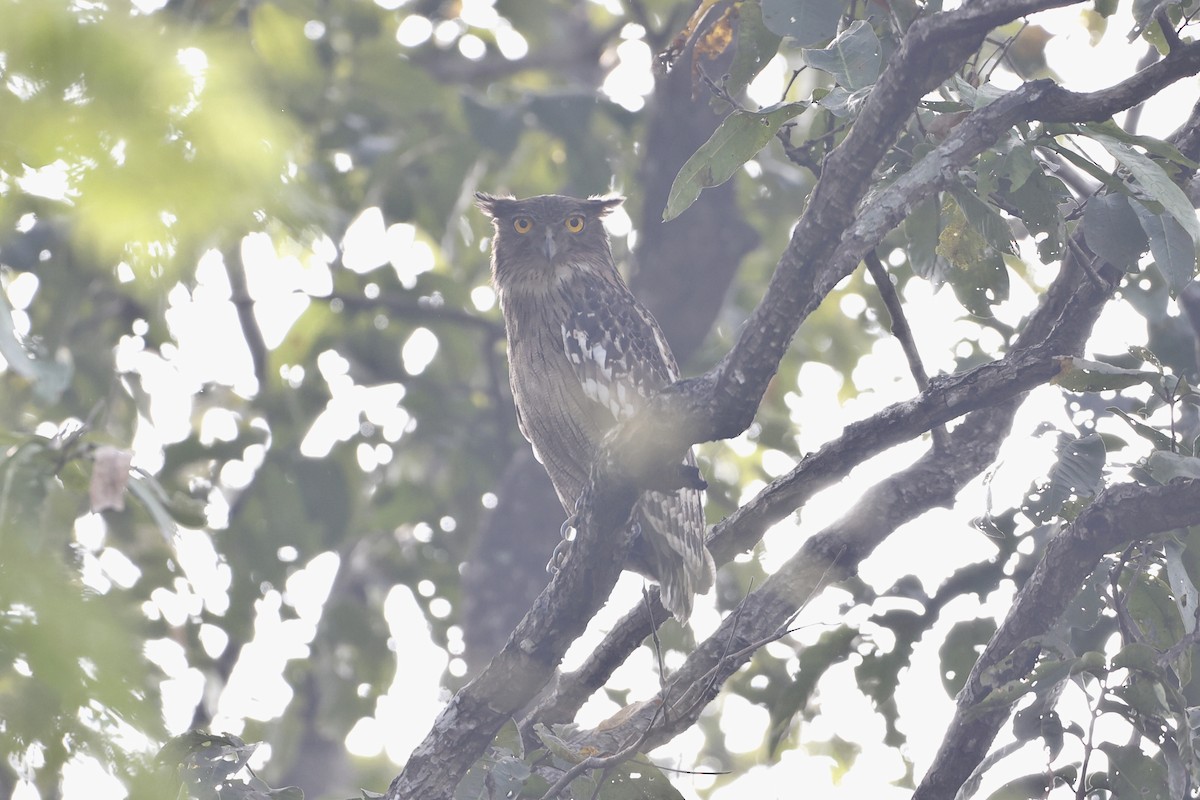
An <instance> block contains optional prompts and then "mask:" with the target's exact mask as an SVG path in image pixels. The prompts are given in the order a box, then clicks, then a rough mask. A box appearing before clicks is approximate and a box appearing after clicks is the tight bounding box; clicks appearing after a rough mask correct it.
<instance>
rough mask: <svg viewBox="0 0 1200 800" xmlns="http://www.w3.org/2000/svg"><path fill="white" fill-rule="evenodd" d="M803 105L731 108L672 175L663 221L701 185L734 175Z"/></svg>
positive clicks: (675, 213)
mask: <svg viewBox="0 0 1200 800" xmlns="http://www.w3.org/2000/svg"><path fill="white" fill-rule="evenodd" d="M806 107H807V104H806V103H780V104H778V105H774V106H771V107H769V108H765V109H763V110H762V111H745V110H738V111H734V112H733V113H732V114H730V115H729V116H728V117H726V118H725V121H724V122H722V123H721V125H720V127H718V128H717V129H716V130H715V131H714V132H713V135H712V136H711V137H710V138H709V140H708V141H707V142H705V143H704V144H702V145H700V149H699V150H697V151H696V152H695V153H694V154H693V155H692V157H691V158H689V159H688V160H687V163H685V164H684V165H683V167H682V168H681V169H680V170H679V174H678V175H676V176H675V182H674V183H672V184H671V193H670V195H669V196H668V197H667V207H666V209H665V210H664V211H663V222H669V221H671V220H673V219H675V218H676V217H678V216H679V215H680V214H682V213H683V212H684V211H685V210H687V208H688V206H690V205H691V204H692V203H694V202H696V198H698V197H699V196H700V192H701V191H702V190H703V189H706V188H709V187H712V186H720V185H721V184H722V183H724V182H725V181H727V180H729V179H730V178H731V177H733V174H734V173H735V172H737V171H738V169H740V168H741V166H742V165H743V164H745V163H746V162H747V161H749V160H750V159H751V158H753V157H754V156H755V154H756V153H758V151H759V150H762V149H763V147H765V146H766V144H767V142H769V141H771V137H772V136H774V135H775V132H776V131H777V130H779V126H780V125H782V124H783V123H785V122H787V121H788V120H789V119H791V118H792V117H794V116H796V115H797V114H799V113H800V112H801V111H803V110H804V109H805V108H806Z"/></svg>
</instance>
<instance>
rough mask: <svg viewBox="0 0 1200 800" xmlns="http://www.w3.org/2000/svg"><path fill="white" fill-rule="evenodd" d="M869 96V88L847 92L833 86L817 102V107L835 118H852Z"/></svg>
mask: <svg viewBox="0 0 1200 800" xmlns="http://www.w3.org/2000/svg"><path fill="white" fill-rule="evenodd" d="M870 94H871V89H870V87H867V88H865V89H856V90H854V91H853V92H848V91H846V90H845V89H843V88H842V87H841V86H835V87H833V88H832V89H830V90H829V91H828V92H827V93H826V94H825V95H823V96H822V97H821V98H820V99H819V100H817V105H819V106H820V107H821V108H823V109H825V110H826V111H828V112H829V113H830V114H833V115H834V116H835V117H839V118H844V117H853V116H855V115H856V114H858V110H859V109H860V108H861V107H862V104H863V101H865V100H866V99H867V96H868V95H870Z"/></svg>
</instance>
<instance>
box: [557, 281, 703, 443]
mask: <svg viewBox="0 0 1200 800" xmlns="http://www.w3.org/2000/svg"><path fill="white" fill-rule="evenodd" d="M562 341H563V349H564V351H565V352H566V354H567V360H568V361H569V362H570V364H571V368H572V370H574V372H575V377H576V378H577V379H578V380H579V385H580V386H581V387H582V388H583V393H584V395H586V396H587V398H588V399H589V400H592V401H593V402H595V403H598V404H599V405H601V406H603V407H604V408H606V409H608V410H609V412H611V413H612V415H613V418H614V419H616V420H617V421H623V420H626V419H628V418H630V417H632V416H633V415H634V414H635V413H637V411H638V410H639V409H641V407H642V406H643V405H644V404H645V402H646V400H647V399H648V398H649V397H650V396H651V395H653V394H654V393H655V392H657V391H659V390H660V389H662V388H663V387H664V386H666V385H668V384H670V383H673V382H675V381H676V380H678V378H679V368H678V367H677V366H676V365H675V359H674V357H672V355H671V350H670V348H669V347H668V346H667V342H666V339H665V338H664V337H663V335H662V331H660V330H659V329H658V325H657V323H655V321H654V318H653V317H651V316H650V313H649V312H648V311H646V310H645V309H644V308H642V307H641V306H640V305H639V304H638V303H637V301H636V300H635V299H634V298H633V296H632V295H624V296H621V294H618V293H614V296H612V297H609V298H605V301H603V302H601V301H597V302H591V303H587V304H581V306H580V307H577V310H576V311H575V312H573V313H572V314H571V315H570V316H569V317H568V318H567V320H566V321H565V322H564V323H563V326H562Z"/></svg>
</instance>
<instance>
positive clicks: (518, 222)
mask: <svg viewBox="0 0 1200 800" xmlns="http://www.w3.org/2000/svg"><path fill="white" fill-rule="evenodd" d="M513 230H515V231H516V232H517V233H529V232H530V231H531V230H533V220H531V219H530V218H529V217H517V218H516V219H514V220H513Z"/></svg>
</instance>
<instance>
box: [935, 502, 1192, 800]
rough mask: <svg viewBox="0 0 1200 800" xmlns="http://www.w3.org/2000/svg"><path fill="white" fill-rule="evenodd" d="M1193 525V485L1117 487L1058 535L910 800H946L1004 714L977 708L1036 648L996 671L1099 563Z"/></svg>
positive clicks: (1023, 670) (1030, 660)
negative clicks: (999, 672)
mask: <svg viewBox="0 0 1200 800" xmlns="http://www.w3.org/2000/svg"><path fill="white" fill-rule="evenodd" d="M1198 520H1200V480H1181V481H1178V482H1174V483H1171V484H1169V485H1167V486H1150V487H1146V486H1138V485H1136V484H1122V485H1120V486H1115V487H1113V488H1111V489H1106V490H1105V491H1103V492H1101V494H1100V496H1099V497H1097V498H1096V500H1095V501H1094V502H1093V503H1092V504H1091V505H1090V506H1088V507H1087V508H1086V509H1085V510H1084V511H1083V513H1082V514H1080V515H1079V517H1078V518H1077V519H1076V520H1075V521H1074V522H1073V523H1071V525H1070V526H1068V527H1067V529H1066V530H1064V531H1062V532H1061V533H1059V534H1058V535H1057V536H1054V537H1053V538H1052V539H1050V542H1049V544H1047V546H1046V553H1045V555H1044V556H1042V559H1041V561H1040V562H1038V565H1037V567H1036V568H1035V569H1034V572H1033V574H1032V575H1031V576H1030V578H1029V580H1028V581H1027V582H1026V583H1025V585H1024V586H1023V587H1022V588H1021V591H1020V592H1018V594H1017V598H1016V600H1015V602H1014V603H1013V606H1012V608H1011V609H1010V610H1009V612H1008V616H1007V617H1005V619H1004V623H1003V624H1002V625H1001V626H1000V630H999V631H997V632H996V635H995V636H993V637H992V640H991V642H989V643H988V646H987V648H986V649H985V650H984V651H983V655H982V656H980V658H979V660H978V661H977V662H976V663H975V666H974V668H973V669H972V670H971V675H970V676H969V677H968V679H967V685H966V686H965V687H964V688H963V690H962V692H960V693H959V696H958V704H957V705H958V708H957V710H956V711H955V714H954V719H953V721H952V722H951V723H950V727H949V728H948V729H947V731H946V737H945V739H944V740H943V742H942V746H941V748H940V749H939V750H938V753H937V756H935V758H934V761H933V765H932V766H931V767H930V768H929V772H928V773H926V775H925V778H924V779H923V780H922V781H921V784H920V786H918V787H917V791H916V793H914V794H913V799H914V800H932V798H943V797H952V796H953V795H954V793H955V792H956V791H957V790H958V787H959V786H961V785H962V782H963V781H965V780H966V779H967V777H968V776H970V774H971V771H972V770H973V769H974V768H975V765H976V764H978V763H979V762H980V761H981V760H982V759H983V758H984V757H985V756H986V755H987V749H988V747H990V746H991V743H992V740H993V739H994V738H995V736H996V733H997V731H999V729H1000V726H1001V725H1002V724H1003V723H1004V720H1006V719H1007V718H1008V715H1009V711H1010V709H1009V707H1008V706H1001V707H998V708H996V709H988V710H983V709H977V708H976V706H977V705H978V704H979V703H980V702H981V701H983V700H984V699H985V698H986V697H987V695H988V693H989V692H990V691H991V688H990V687H989V686H986V685H985V684H984V681H983V676H984V674H985V673H987V674H988V675H989V678H988V683H990V684H992V685H995V684H996V683H997V681H999V682H1004V681H1007V680H1012V679H1016V678H1018V677H1020V676H1022V675H1026V674H1028V672H1029V670H1030V669H1031V668H1032V667H1033V664H1034V662H1035V661H1036V659H1037V655H1038V652H1039V651H1038V649H1037V648H1029V650H1028V652H1025V651H1022V653H1021V654H1020V657H1018V658H1016V659H1014V662H1013V665H1012V668H1011V669H1010V670H1008V671H1007V672H1006V673H1005V674H1004V675H995V674H993V673H994V672H995V668H996V666H997V665H998V664H999V663H1000V662H1001V661H1003V660H1004V659H1005V658H1007V657H1008V656H1009V655H1010V654H1012V653H1013V652H1014V651H1015V650H1016V649H1017V648H1018V646H1019V645H1021V644H1022V643H1023V642H1026V641H1028V640H1029V639H1031V638H1033V637H1035V636H1041V635H1043V634H1045V633H1046V632H1047V631H1048V630H1049V629H1050V627H1051V626H1052V625H1053V624H1054V622H1055V621H1056V620H1057V619H1058V618H1059V617H1060V616H1061V615H1062V614H1063V612H1064V611H1065V610H1066V608H1067V604H1068V603H1070V602H1071V600H1072V598H1074V597H1075V595H1076V594H1077V593H1078V592H1079V589H1080V587H1081V586H1082V584H1083V581H1084V579H1085V578H1086V577H1087V576H1088V574H1090V573H1091V572H1092V570H1094V569H1095V568H1096V565H1097V564H1098V563H1099V561H1100V558H1101V556H1103V555H1104V554H1105V553H1108V552H1112V551H1114V550H1119V549H1121V548H1122V547H1124V546H1125V545H1126V544H1128V543H1130V542H1133V541H1137V540H1138V539H1145V538H1148V537H1150V536H1153V535H1154V534H1157V533H1161V532H1163V531H1168V530H1171V529H1172V528H1178V527H1186V526H1188V525H1194V524H1196V522H1197V521H1198Z"/></svg>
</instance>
